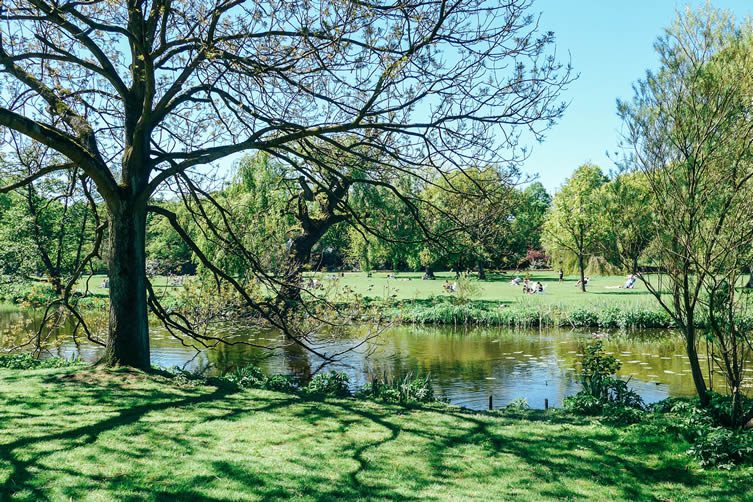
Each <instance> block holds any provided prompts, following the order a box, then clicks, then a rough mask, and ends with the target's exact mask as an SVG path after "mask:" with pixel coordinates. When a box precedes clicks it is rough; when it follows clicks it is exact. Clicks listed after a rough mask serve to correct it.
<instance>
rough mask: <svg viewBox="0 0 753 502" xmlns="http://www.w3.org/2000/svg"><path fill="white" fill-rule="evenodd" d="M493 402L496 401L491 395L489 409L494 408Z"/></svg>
mask: <svg viewBox="0 0 753 502" xmlns="http://www.w3.org/2000/svg"><path fill="white" fill-rule="evenodd" d="M493 403H494V402H493V401H492V396H489V410H491V409H492V408H494V404H493Z"/></svg>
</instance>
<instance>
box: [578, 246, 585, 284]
mask: <svg viewBox="0 0 753 502" xmlns="http://www.w3.org/2000/svg"><path fill="white" fill-rule="evenodd" d="M578 270H579V272H580V290H581V291H583V292H584V293H585V292H586V265H585V263H584V260H583V255H582V254H579V255H578Z"/></svg>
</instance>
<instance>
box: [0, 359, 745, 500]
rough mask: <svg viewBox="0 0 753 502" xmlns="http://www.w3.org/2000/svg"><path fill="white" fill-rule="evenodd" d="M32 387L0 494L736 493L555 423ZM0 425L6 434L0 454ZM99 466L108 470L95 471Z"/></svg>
mask: <svg viewBox="0 0 753 502" xmlns="http://www.w3.org/2000/svg"><path fill="white" fill-rule="evenodd" d="M81 374H83V375H86V372H82V373H81ZM120 377H122V375H120ZM144 378H146V377H144ZM149 378H150V379H151V378H153V377H149ZM123 380H125V381H123ZM39 382H40V383H39V385H37V386H36V387H35V389H36V390H35V392H34V393H33V394H32V395H30V396H27V402H26V403H21V402H20V399H19V398H18V397H16V396H10V397H11V399H14V400H15V401H14V402H15V404H13V405H12V406H11V410H10V411H9V412H8V413H7V415H3V414H0V482H2V485H0V498H4V497H8V496H9V495H11V494H14V493H15V494H16V495H17V496H18V497H20V498H26V499H29V500H32V499H33V500H45V499H49V498H53V497H54V495H52V493H53V492H52V490H53V488H54V489H56V490H57V491H56V492H55V493H58V494H59V493H64V494H65V495H66V497H70V498H72V499H80V498H82V497H85V496H87V494H88V493H90V492H94V491H96V492H98V493H100V494H105V498H117V499H122V500H129V499H130V500H138V499H144V498H149V499H152V500H176V499H177V500H227V499H243V498H250V497H254V498H263V499H280V498H306V499H310V500H333V499H336V498H361V499H401V500H430V499H439V498H463V497H467V498H470V497H474V496H477V497H482V498H498V499H504V498H509V497H514V496H516V495H517V496H525V497H526V498H529V499H546V498H571V499H574V498H583V497H587V496H589V495H590V496H594V493H596V494H597V495H598V494H599V492H598V491H597V492H594V490H598V489H599V488H600V487H603V489H604V490H608V491H605V492H604V493H603V494H602V495H603V497H604V498H610V497H611V498H620V499H632V500H645V499H652V498H654V497H655V495H656V493H655V492H657V491H659V492H661V493H668V492H667V490H673V489H681V490H682V491H683V492H684V493H686V496H687V495H688V494H690V495H692V496H694V497H698V498H702V499H703V498H706V499H709V498H724V499H729V500H731V499H734V498H735V497H736V496H740V493H741V491H740V488H738V487H736V486H735V484H734V483H729V484H728V485H721V484H719V483H717V484H716V485H714V484H713V483H709V479H708V477H707V476H706V474H705V473H698V472H693V471H690V470H688V469H687V465H686V464H687V459H686V458H685V457H679V456H677V455H672V454H671V453H662V452H671V450H672V448H671V442H672V438H670V437H661V436H656V435H643V434H640V433H634V434H628V433H625V431H621V430H619V429H613V428H606V427H599V426H594V425H593V423H592V422H589V421H588V420H585V419H582V418H576V417H569V416H564V415H552V414H547V413H545V412H530V413H521V414H519V415H511V414H505V415H502V416H494V415H486V414H478V413H472V412H465V411H461V410H457V409H454V408H442V407H428V408H411V407H403V406H397V405H390V404H373V403H368V402H359V401H355V400H325V401H316V400H305V399H301V398H300V397H298V396H293V395H285V394H277V393H269V392H262V391H249V392H246V391H243V392H237V391H236V389H233V388H232V387H227V386H225V387H223V386H215V387H206V386H203V387H202V386H199V387H196V388H190V387H189V388H182V387H176V386H174V385H171V384H170V383H169V382H167V381H165V382H161V383H160V384H159V385H155V384H154V382H153V381H152V380H148V379H147V380H139V379H138V378H137V379H135V380H131V381H129V380H127V379H123V378H120V380H119V379H116V378H113V379H109V380H102V379H99V380H96V379H93V380H87V378H85V377H84V378H68V377H65V378H61V377H60V376H59V375H57V376H56V375H52V376H49V377H44V378H41V379H39ZM14 385H15V384H14ZM6 388H7V387H6ZM21 393H22V392H21ZM31 409H33V410H35V411H36V412H37V415H36V416H34V415H33V412H31V411H29V410H31ZM37 410H38V411H37ZM87 410H88V411H89V412H90V413H91V416H87V413H86V412H87ZM44 414H48V415H49V419H50V422H49V423H48V424H44V423H43V422H42V421H40V419H41V417H43V416H44ZM69 416H70V418H69ZM9 427H16V429H17V430H18V434H17V435H16V436H15V437H11V440H10V441H9V442H5V443H3V442H2V438H3V437H7V435H6V434H5V430H7V429H8V428H9ZM113 436H114V437H113ZM71 458H73V459H75V462H71V461H70V459H71ZM149 462H152V464H153V465H151V467H150V464H149ZM112 463H120V464H123V465H122V466H121V467H122V470H117V469H116V470H115V472H110V471H109V470H107V469H101V468H100V467H99V466H103V465H105V464H112ZM109 467H112V465H109ZM148 468H150V469H152V470H151V471H149V470H148ZM145 472H147V473H148V475H145V474H144V473H145ZM66 480H67V481H66ZM668 486H669V488H667V487H668Z"/></svg>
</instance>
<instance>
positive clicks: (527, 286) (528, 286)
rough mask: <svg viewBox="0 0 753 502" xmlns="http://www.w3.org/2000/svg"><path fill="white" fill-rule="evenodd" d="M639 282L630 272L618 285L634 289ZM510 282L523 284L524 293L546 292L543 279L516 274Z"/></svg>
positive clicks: (576, 284) (516, 284)
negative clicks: (542, 282) (522, 276)
mask: <svg viewBox="0 0 753 502" xmlns="http://www.w3.org/2000/svg"><path fill="white" fill-rule="evenodd" d="M563 280H564V273H563V272H562V270H560V272H559V281H560V282H562V281H563ZM590 280H591V278H590V277H588V276H586V277H584V278H583V279H582V280H581V279H578V281H577V282H576V283H575V286H576V287H577V286H580V285H581V284H583V285H586V286H587V285H588V282H589V281H590ZM636 282H638V276H637V275H636V274H630V275H628V276H627V278H626V279H625V283H624V284H623V285H622V286H617V288H619V289H633V288H635V284H636ZM510 284H512V285H513V286H520V285H521V284H522V285H523V293H524V294H537V293H543V292H544V285H543V284H541V281H536V282H533V281H532V280H531V279H529V278H528V276H526V278H525V279H521V278H520V277H519V276H515V277H514V278H513V279H512V280H511V281H510Z"/></svg>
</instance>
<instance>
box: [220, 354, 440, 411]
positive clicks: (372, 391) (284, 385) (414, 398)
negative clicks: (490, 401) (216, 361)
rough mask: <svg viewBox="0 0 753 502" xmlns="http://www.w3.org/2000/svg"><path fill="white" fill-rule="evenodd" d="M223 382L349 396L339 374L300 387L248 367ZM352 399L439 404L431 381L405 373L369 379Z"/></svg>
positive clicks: (344, 377) (295, 382)
mask: <svg viewBox="0 0 753 502" xmlns="http://www.w3.org/2000/svg"><path fill="white" fill-rule="evenodd" d="M222 378H223V379H224V380H226V381H228V382H231V383H233V384H234V385H237V386H239V387H244V388H256V389H266V390H275V391H280V392H299V393H301V394H303V395H306V396H311V397H349V396H351V395H352V394H351V391H350V381H349V379H348V375H347V374H345V373H343V372H339V371H330V372H328V373H320V374H318V375H316V376H314V378H312V379H311V380H310V381H309V382H308V383H307V384H305V385H302V384H301V383H300V382H299V381H298V380H297V379H296V378H294V377H291V376H287V375H266V374H265V373H264V371H262V370H261V369H260V368H259V367H257V366H254V365H252V364H250V365H246V366H243V367H239V368H235V369H233V370H232V371H228V372H226V373H225V374H224V375H223V377H222ZM355 396H356V397H358V398H360V399H377V400H381V401H388V402H392V403H402V404H407V403H429V402H435V401H439V399H437V398H436V397H435V396H434V390H433V388H432V385H431V378H430V377H429V376H428V375H427V376H426V377H414V376H413V374H412V373H408V374H407V375H405V376H404V377H402V378H392V377H388V376H383V377H379V378H374V379H372V381H371V383H369V384H368V385H366V386H364V387H363V388H361V389H359V390H358V391H357V392H356V393H355Z"/></svg>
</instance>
